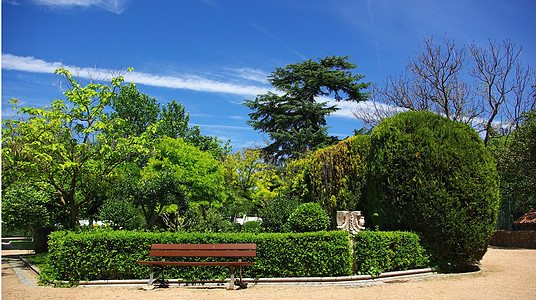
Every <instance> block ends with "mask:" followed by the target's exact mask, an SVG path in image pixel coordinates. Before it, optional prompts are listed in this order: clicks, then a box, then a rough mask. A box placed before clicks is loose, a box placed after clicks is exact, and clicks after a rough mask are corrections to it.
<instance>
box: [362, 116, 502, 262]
mask: <svg viewBox="0 0 536 300" xmlns="http://www.w3.org/2000/svg"><path fill="white" fill-rule="evenodd" d="M370 153H371V155H370V162H369V166H370V168H369V173H368V176H369V178H368V183H367V202H368V215H369V217H370V216H372V218H369V220H371V221H372V225H373V226H379V228H380V229H382V230H409V231H415V232H419V233H421V234H422V235H421V237H422V239H423V243H424V245H425V247H426V248H427V249H429V250H430V251H431V254H432V259H433V263H435V264H437V265H438V266H439V267H440V268H441V269H442V270H445V271H448V270H456V269H463V268H465V267H467V266H469V265H471V264H474V263H476V262H478V261H479V260H480V259H481V258H482V256H483V255H484V253H485V251H486V249H487V246H488V241H489V240H490V238H491V235H492V233H493V228H494V225H495V220H496V216H497V208H498V191H499V189H498V185H499V183H498V176H497V170H496V166H495V162H494V160H493V158H492V157H491V155H490V153H489V151H488V150H487V149H486V148H485V147H484V144H483V142H482V140H481V138H480V137H479V136H478V134H477V133H476V132H475V131H474V130H473V129H472V128H471V127H469V126H468V125H466V124H462V123H458V122H453V121H451V120H449V119H447V118H444V117H442V116H439V115H435V114H432V113H428V112H406V113H401V114H398V115H396V116H394V117H392V118H389V119H386V120H384V121H383V122H382V123H380V124H379V125H378V126H377V127H376V128H375V129H374V131H373V132H372V136H371V151H370Z"/></svg>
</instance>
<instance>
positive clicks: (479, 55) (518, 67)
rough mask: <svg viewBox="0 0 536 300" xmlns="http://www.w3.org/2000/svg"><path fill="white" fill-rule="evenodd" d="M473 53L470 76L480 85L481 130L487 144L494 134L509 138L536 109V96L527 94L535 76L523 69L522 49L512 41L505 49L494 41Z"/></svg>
mask: <svg viewBox="0 0 536 300" xmlns="http://www.w3.org/2000/svg"><path fill="white" fill-rule="evenodd" d="M470 52H471V57H472V58H473V63H474V66H473V68H472V70H471V76H473V77H474V78H475V79H476V81H477V84H476V85H477V86H478V88H479V89H478V91H477V94H478V96H480V97H481V98H482V99H483V103H484V114H483V115H482V119H483V121H484V123H483V124H482V127H483V130H484V133H485V137H484V143H487V142H488V141H489V139H490V138H491V137H492V135H493V133H494V132H495V131H499V133H501V134H503V135H504V134H506V135H507V134H509V132H511V130H512V128H515V127H517V126H518V125H519V120H520V118H521V116H522V114H523V113H524V112H527V111H529V110H531V109H533V108H534V105H535V99H534V96H533V95H530V94H529V93H527V92H525V90H526V89H527V87H529V80H530V78H531V77H534V74H533V73H532V71H531V70H530V68H529V67H527V68H524V67H523V66H522V62H521V59H520V57H519V56H520V55H521V52H522V48H521V47H519V48H517V47H516V46H515V45H514V44H513V43H512V42H511V41H510V40H506V41H504V42H503V43H502V46H501V45H500V44H497V43H495V42H493V41H491V40H490V41H489V42H488V44H487V45H486V46H484V47H478V46H476V45H474V44H473V45H472V46H471V48H470ZM497 124H499V126H497Z"/></svg>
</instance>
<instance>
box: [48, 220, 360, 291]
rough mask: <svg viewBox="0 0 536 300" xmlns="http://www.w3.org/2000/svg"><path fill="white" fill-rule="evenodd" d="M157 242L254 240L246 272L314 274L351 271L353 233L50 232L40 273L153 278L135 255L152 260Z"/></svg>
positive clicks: (192, 273)
mask: <svg viewBox="0 0 536 300" xmlns="http://www.w3.org/2000/svg"><path fill="white" fill-rule="evenodd" d="M154 243H170V244H180V243H184V244H203V243H209V244H211V243H256V244H257V257H255V258H251V261H252V262H253V263H254V264H255V265H254V266H252V267H246V268H244V276H245V277H254V278H255V277H292V276H298V277H309V276H310V277H312V276H338V275H349V274H350V273H351V251H350V238H349V236H348V234H347V233H345V232H342V231H333V232H325V231H322V232H311V233H260V234H253V233H232V234H229V233H219V234H216V233H171V232H162V233H152V232H133V231H111V230H101V231H87V232H80V233H74V232H54V233H52V234H51V236H50V240H49V244H50V252H49V260H48V265H47V266H46V267H45V268H44V269H43V270H42V278H45V279H49V280H69V281H73V282H77V281H83V280H97V279H127V278H128V279H133V278H139V279H145V278H149V268H148V267H147V266H145V265H140V264H138V263H137V262H136V261H138V260H150V259H151V258H150V257H149V249H150V247H151V244H154ZM209 259H210V258H209ZM220 259H221V258H217V259H210V260H220ZM231 260H232V259H231ZM249 260H250V259H249V258H248V261H249ZM166 270H167V271H166V274H167V275H166V276H167V277H168V278H186V279H193V278H199V279H206V278H225V277H228V276H229V270H228V268H227V267H173V268H168V269H166Z"/></svg>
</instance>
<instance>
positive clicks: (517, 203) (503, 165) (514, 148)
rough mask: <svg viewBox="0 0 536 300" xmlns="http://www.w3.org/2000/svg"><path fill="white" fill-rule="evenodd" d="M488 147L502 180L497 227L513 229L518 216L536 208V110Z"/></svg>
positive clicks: (491, 142) (526, 115) (490, 142)
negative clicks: (510, 132)
mask: <svg viewBox="0 0 536 300" xmlns="http://www.w3.org/2000/svg"><path fill="white" fill-rule="evenodd" d="M488 148H489V149H490V150H491V151H492V153H493V154H494V156H495V159H496V160H497V169H498V171H499V176H500V179H501V202H500V208H499V218H498V219H497V228H498V229H502V230H512V229H513V225H514V221H515V220H516V219H517V218H519V217H521V216H522V215H523V214H525V213H526V212H528V211H529V210H530V209H531V208H536V181H535V178H536V110H532V111H531V112H529V113H527V114H525V116H524V118H523V120H522V125H521V126H519V127H518V128H517V129H516V130H514V132H513V133H512V135H511V136H510V138H509V139H507V140H506V139H505V138H502V139H491V140H490V141H489V143H488Z"/></svg>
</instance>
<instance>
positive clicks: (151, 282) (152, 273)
mask: <svg viewBox="0 0 536 300" xmlns="http://www.w3.org/2000/svg"><path fill="white" fill-rule="evenodd" d="M150 267H151V276H149V283H147V285H152V284H153V282H154V266H153V265H150Z"/></svg>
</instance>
